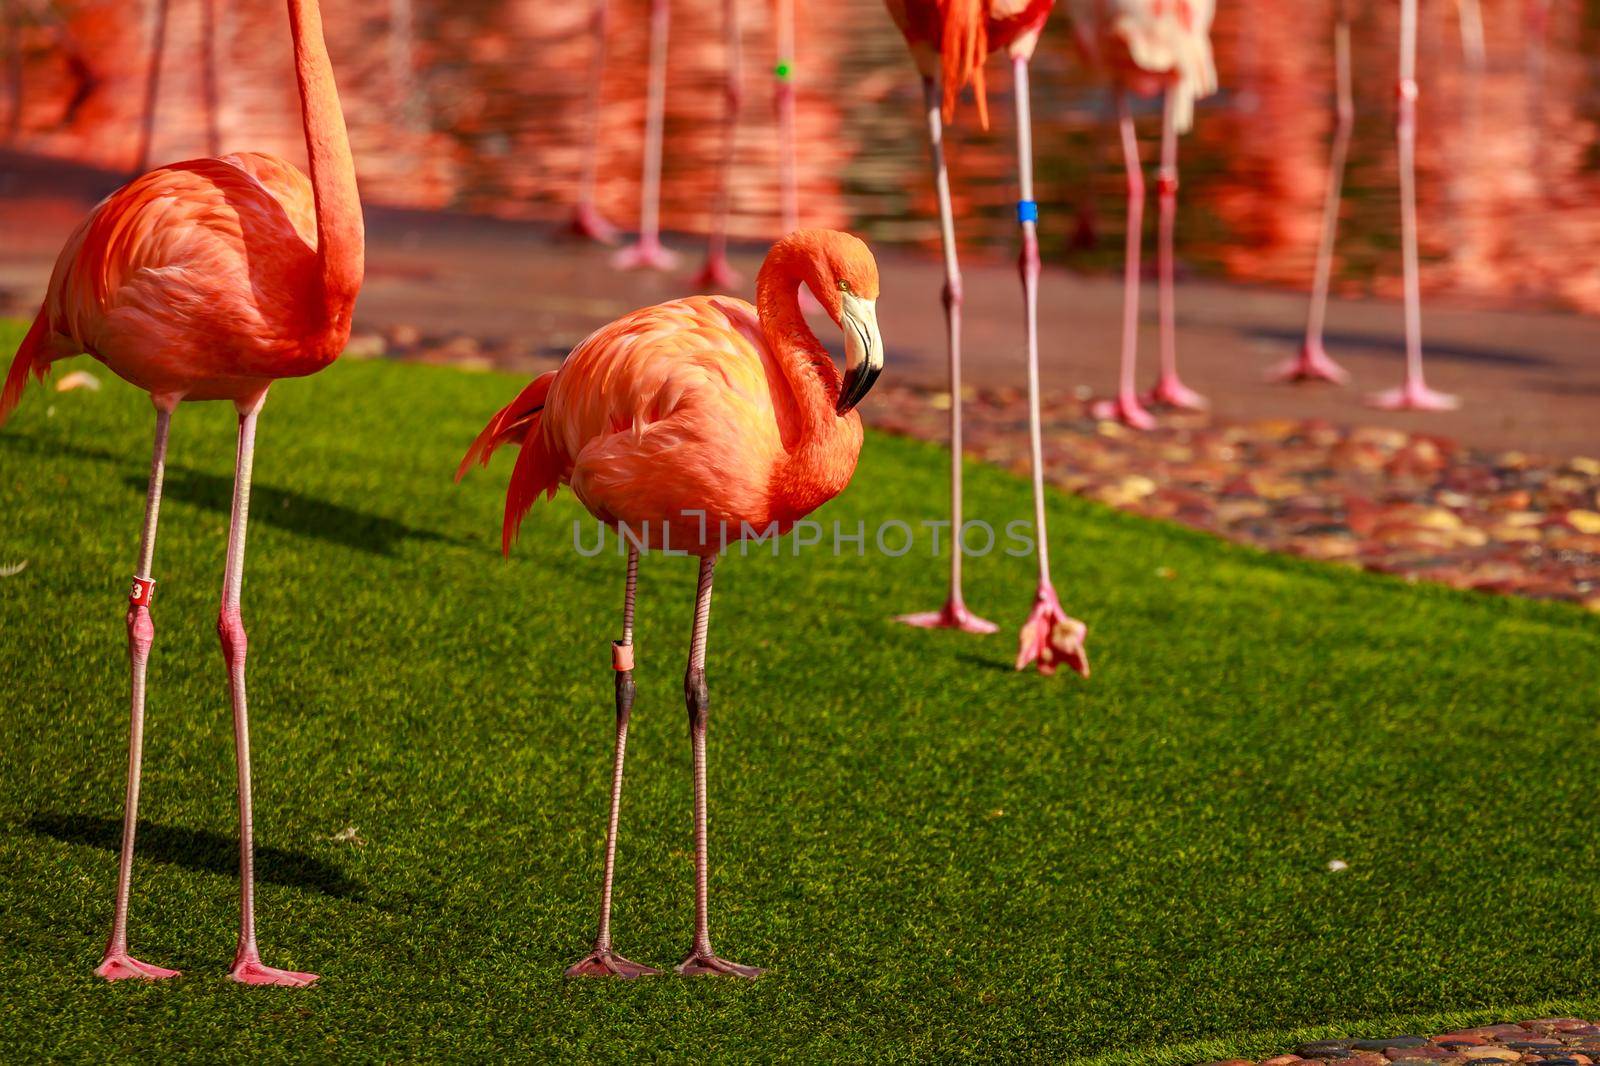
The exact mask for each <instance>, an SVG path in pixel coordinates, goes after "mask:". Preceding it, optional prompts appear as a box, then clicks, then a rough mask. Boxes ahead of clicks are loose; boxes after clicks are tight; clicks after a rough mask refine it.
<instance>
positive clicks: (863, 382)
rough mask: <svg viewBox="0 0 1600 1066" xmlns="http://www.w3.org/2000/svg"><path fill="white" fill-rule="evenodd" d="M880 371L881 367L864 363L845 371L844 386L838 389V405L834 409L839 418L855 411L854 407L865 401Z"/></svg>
mask: <svg viewBox="0 0 1600 1066" xmlns="http://www.w3.org/2000/svg"><path fill="white" fill-rule="evenodd" d="M882 371H883V367H882V366H871V365H869V364H865V363H864V364H862V365H861V366H858V367H853V368H851V369H850V370H847V371H845V375H844V384H843V385H842V386H840V388H839V403H838V406H837V408H836V409H837V411H838V413H839V415H840V417H843V416H844V415H847V414H849V413H850V412H851V411H853V410H855V407H856V405H857V404H859V403H860V402H861V401H862V400H864V399H866V397H867V393H869V392H871V391H872V384H873V382H875V381H877V380H878V375H879V374H880V373H881V372H882Z"/></svg>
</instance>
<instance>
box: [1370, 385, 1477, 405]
mask: <svg viewBox="0 0 1600 1066" xmlns="http://www.w3.org/2000/svg"><path fill="white" fill-rule="evenodd" d="M1367 404H1368V406H1371V407H1378V408H1381V409H1383V410H1385V411H1454V410H1455V409H1456V408H1458V407H1460V406H1461V399H1460V397H1457V396H1452V395H1451V394H1450V393H1448V392H1435V391H1434V390H1432V389H1430V388H1428V386H1426V385H1424V384H1423V383H1422V382H1420V381H1414V382H1413V381H1408V382H1406V383H1405V384H1404V385H1402V386H1400V387H1399V388H1398V389H1387V390H1385V391H1384V392H1377V393H1373V394H1372V395H1371V396H1369V397H1367Z"/></svg>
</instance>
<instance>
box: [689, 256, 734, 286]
mask: <svg viewBox="0 0 1600 1066" xmlns="http://www.w3.org/2000/svg"><path fill="white" fill-rule="evenodd" d="M741 280H742V279H741V278H740V277H739V272H738V271H737V270H735V269H733V267H731V266H730V265H728V257H727V256H725V255H712V256H707V257H706V265H705V266H703V267H701V268H700V272H699V273H698V274H696V275H695V276H694V278H693V280H692V281H691V284H692V285H694V287H695V288H697V289H724V290H725V289H732V288H734V287H736V286H737V285H738V284H739V282H740V281H741Z"/></svg>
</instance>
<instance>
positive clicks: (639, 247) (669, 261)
mask: <svg viewBox="0 0 1600 1066" xmlns="http://www.w3.org/2000/svg"><path fill="white" fill-rule="evenodd" d="M611 265H612V266H614V267H616V268H617V269H618V270H674V269H676V268H677V266H678V253H677V252H674V251H672V250H671V249H669V248H667V247H666V246H665V245H663V244H662V243H661V242H660V241H658V240H654V239H648V240H647V239H644V238H641V239H640V240H638V241H636V242H635V243H633V244H630V245H628V246H627V247H626V248H624V249H622V250H621V251H619V252H618V253H617V254H616V255H614V256H612V257H611Z"/></svg>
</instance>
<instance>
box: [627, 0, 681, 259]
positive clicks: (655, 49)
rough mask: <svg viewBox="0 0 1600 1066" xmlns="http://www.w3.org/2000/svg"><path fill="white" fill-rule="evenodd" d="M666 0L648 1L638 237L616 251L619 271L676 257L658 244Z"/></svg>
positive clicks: (668, 20) (668, 23) (664, 114)
mask: <svg viewBox="0 0 1600 1066" xmlns="http://www.w3.org/2000/svg"><path fill="white" fill-rule="evenodd" d="M669 8H670V2H669V0H650V85H649V92H648V96H647V97H646V99H645V119H644V123H645V124H644V177H643V180H642V181H641V182H640V183H639V239H638V240H637V241H635V242H634V243H633V244H630V245H628V246H627V247H626V248H624V249H622V250H621V251H620V252H618V253H617V254H616V257H615V259H614V260H613V262H614V263H615V264H616V266H617V267H618V268H619V269H621V270H639V269H645V270H672V269H673V268H674V267H676V266H677V264H678V256H677V253H676V252H673V251H671V250H669V249H668V248H666V247H665V246H663V245H662V243H661V148H662V141H663V138H664V137H665V134H666V118H667V32H668V30H669V29H670V28H671V23H672V12H671V11H670V9H669Z"/></svg>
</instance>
